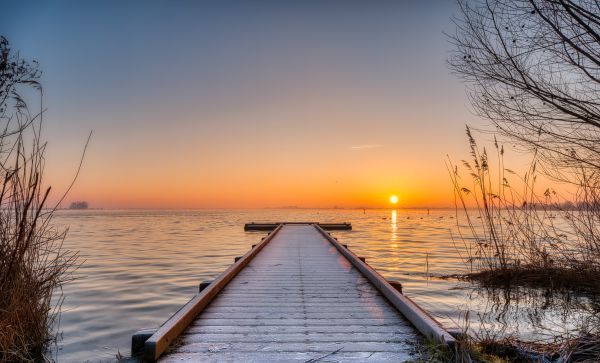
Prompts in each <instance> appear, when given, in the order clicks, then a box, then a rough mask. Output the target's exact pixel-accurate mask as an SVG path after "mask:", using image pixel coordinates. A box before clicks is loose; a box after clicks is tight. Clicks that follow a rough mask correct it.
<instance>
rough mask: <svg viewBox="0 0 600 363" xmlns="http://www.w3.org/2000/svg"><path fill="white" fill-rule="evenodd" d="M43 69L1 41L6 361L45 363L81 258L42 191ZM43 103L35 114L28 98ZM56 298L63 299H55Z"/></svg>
mask: <svg viewBox="0 0 600 363" xmlns="http://www.w3.org/2000/svg"><path fill="white" fill-rule="evenodd" d="M39 78H40V71H39V70H38V66H37V63H35V62H33V63H29V62H26V61H24V60H22V59H20V58H19V55H18V54H15V53H14V52H11V49H10V48H9V43H8V41H7V40H6V39H5V38H4V37H1V36H0V361H2V362H24V361H45V360H47V358H46V356H45V355H46V351H47V348H48V346H49V343H50V342H51V341H52V339H53V337H54V334H53V333H52V331H53V329H52V328H53V327H56V323H57V318H58V313H59V309H60V304H61V301H62V299H61V298H60V286H61V285H62V284H63V283H64V282H65V281H66V280H68V279H69V278H70V276H71V275H70V272H72V270H73V267H75V263H76V258H77V255H76V254H75V253H72V252H69V251H65V250H64V249H63V248H62V241H63V239H64V237H65V233H66V231H64V230H58V229H56V228H54V227H53V226H52V223H51V222H52V216H53V212H54V209H55V208H48V206H47V204H48V197H49V195H50V188H49V187H48V188H45V187H43V179H42V176H43V171H44V150H45V146H46V145H45V143H44V142H43V141H42V140H41V137H40V134H41V128H42V110H41V94H42V91H41V87H40V84H39V83H38V80H39ZM27 96H29V97H35V96H39V97H40V111H39V112H37V113H32V112H31V111H30V109H29V107H28V104H27V102H26V99H28V97H27ZM57 294H58V295H59V297H58V298H57Z"/></svg>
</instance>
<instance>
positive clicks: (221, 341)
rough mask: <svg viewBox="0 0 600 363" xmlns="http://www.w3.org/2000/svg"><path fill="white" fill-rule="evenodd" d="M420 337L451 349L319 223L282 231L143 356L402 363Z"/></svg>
mask: <svg viewBox="0 0 600 363" xmlns="http://www.w3.org/2000/svg"><path fill="white" fill-rule="evenodd" d="M409 319H410V321H409ZM419 331H420V332H421V333H423V334H425V335H427V336H428V337H430V338H432V339H434V340H438V341H442V342H445V343H450V344H451V343H452V342H453V338H452V337H451V336H450V335H448V333H447V332H445V331H444V330H443V329H442V328H441V327H440V326H439V325H438V324H437V322H435V321H434V320H433V319H432V318H430V317H429V316H428V315H427V314H426V313H425V312H423V311H422V310H420V309H419V308H418V307H417V306H416V305H414V303H413V302H412V301H410V299H408V298H406V297H404V296H403V295H402V294H401V293H399V292H398V291H397V290H396V289H394V288H393V287H392V286H391V285H390V284H389V283H387V282H386V281H385V280H384V279H383V278H381V276H380V275H379V274H377V273H376V272H375V271H374V270H373V269H371V268H370V267H369V266H368V265H366V264H365V263H364V262H363V261H361V260H360V259H359V258H358V257H357V256H356V255H354V254H353V253H352V252H350V251H349V250H348V249H347V248H345V247H344V246H343V245H341V244H339V243H338V242H337V241H336V240H335V239H333V238H332V237H331V236H329V234H328V233H327V232H325V231H324V230H323V229H322V228H320V227H319V226H318V225H314V224H282V225H280V226H279V227H277V228H276V229H275V230H274V231H273V232H271V233H270V234H269V236H268V237H267V238H265V239H263V241H262V242H261V243H260V244H259V245H256V246H255V247H254V248H253V249H252V250H251V251H249V252H248V253H247V254H246V255H244V256H243V257H242V258H241V259H240V260H239V261H237V262H236V263H235V264H234V265H232V266H231V267H230V268H229V269H228V270H227V271H225V272H224V273H223V274H221V276H219V278H218V279H216V280H215V281H213V282H212V283H211V284H210V285H208V287H206V288H205V289H204V290H203V291H202V292H201V293H200V294H199V295H197V296H196V297H194V298H193V299H192V300H191V301H190V302H189V303H188V304H186V305H185V306H184V307H183V308H182V309H181V310H180V311H178V312H177V313H176V314H175V315H173V317H171V318H170V319H169V320H168V321H167V322H166V323H165V324H163V326H161V327H160V328H159V329H158V330H157V331H156V332H155V333H154V334H153V335H152V336H151V337H150V338H149V339H148V340H147V341H146V342H145V344H144V357H145V358H146V359H147V360H154V359H158V358H159V357H160V361H161V362H181V361H182V360H183V361H185V360H190V361H256V362H264V361H301V362H306V361H310V360H311V359H318V358H320V357H323V356H325V355H328V354H331V356H330V358H331V359H336V360H341V361H365V360H367V361H394V362H398V361H404V360H408V359H410V358H411V354H412V353H413V352H414V346H415V344H417V342H419V341H420V340H421V339H422V338H421V333H419ZM163 351H164V353H163ZM161 353H162V355H161Z"/></svg>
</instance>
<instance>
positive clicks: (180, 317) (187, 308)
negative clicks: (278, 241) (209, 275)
mask: <svg viewBox="0 0 600 363" xmlns="http://www.w3.org/2000/svg"><path fill="white" fill-rule="evenodd" d="M281 227H282V226H281V225H279V226H278V227H277V228H275V230H273V232H271V233H270V234H269V235H268V236H267V237H266V238H265V239H263V240H262V241H261V242H260V243H259V244H258V245H257V246H256V247H255V248H252V249H251V250H250V251H248V252H247V253H246V254H245V255H244V256H243V257H242V258H241V259H239V260H238V261H237V262H236V263H234V264H233V265H231V266H229V268H228V269H227V270H225V271H224V272H223V273H222V274H221V275H219V277H217V278H216V279H215V280H214V281H213V282H212V283H211V284H210V285H209V286H207V287H206V288H205V289H204V290H203V291H202V292H201V293H199V294H198V295H196V296H194V297H193V298H192V299H191V300H190V301H189V302H188V303H187V304H185V305H184V306H183V307H182V308H181V309H179V311H177V312H176V313H175V314H173V316H171V317H170V318H169V319H168V320H167V321H166V322H165V323H164V324H163V325H162V326H161V327H160V328H158V330H157V331H156V332H155V333H154V334H152V336H151V337H150V338H148V340H146V342H145V343H144V360H145V361H150V362H153V361H155V360H156V359H158V357H160V355H161V354H162V353H163V352H164V351H165V350H166V349H167V347H168V346H169V344H171V343H172V342H173V341H174V340H175V339H176V338H177V336H179V334H181V332H183V331H184V330H185V329H186V328H187V326H188V325H189V324H190V323H191V322H192V321H193V320H194V319H195V318H196V316H198V314H199V313H200V312H201V311H202V310H204V308H205V307H206V306H207V305H208V304H209V303H210V302H211V300H212V299H213V298H214V297H215V296H216V295H217V294H218V293H219V292H220V291H221V290H223V288H224V287H225V286H227V284H228V283H229V282H230V281H231V280H232V279H233V278H234V277H235V275H237V274H238V273H239V272H240V271H241V270H242V269H243V268H244V267H246V265H247V264H248V263H249V262H250V261H251V260H252V259H253V258H254V256H256V255H257V254H258V253H259V252H260V251H261V250H262V249H263V247H264V246H265V245H267V244H268V243H269V241H271V239H273V236H275V235H276V234H277V232H279V230H280V229H281Z"/></svg>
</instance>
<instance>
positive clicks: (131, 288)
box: [56, 210, 600, 362]
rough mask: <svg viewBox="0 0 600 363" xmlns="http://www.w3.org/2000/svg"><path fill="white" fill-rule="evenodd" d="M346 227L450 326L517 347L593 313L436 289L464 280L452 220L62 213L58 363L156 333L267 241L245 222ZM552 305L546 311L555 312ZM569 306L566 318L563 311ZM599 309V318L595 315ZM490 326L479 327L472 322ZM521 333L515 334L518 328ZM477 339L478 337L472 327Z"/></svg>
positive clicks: (384, 215)
mask: <svg viewBox="0 0 600 363" xmlns="http://www.w3.org/2000/svg"><path fill="white" fill-rule="evenodd" d="M307 220H310V221H327V222H344V221H347V222H351V223H352V225H353V230H352V231H349V232H346V231H344V232H341V231H340V232H336V233H335V235H336V236H337V237H338V239H339V240H340V241H342V243H346V244H348V245H349V247H350V248H351V249H352V250H353V251H355V252H356V253H358V254H359V255H362V256H365V257H366V258H367V262H368V263H369V264H371V265H372V266H373V267H375V268H376V269H377V270H378V271H379V272H380V273H382V274H383V275H384V276H385V277H386V278H389V279H395V280H399V281H401V282H402V284H403V285H404V292H405V294H406V295H408V296H410V297H412V298H413V299H414V300H416V301H417V302H418V303H419V304H421V306H422V307H424V308H425V309H427V310H428V311H430V312H431V313H432V314H434V315H435V316H436V317H438V318H439V320H440V321H442V322H443V323H444V324H447V325H462V321H463V319H462V317H461V316H462V314H463V313H464V312H465V311H470V316H471V320H472V321H474V322H476V323H475V324H474V325H479V324H486V325H494V326H505V325H507V326H508V327H509V328H508V330H507V333H517V334H519V336H521V337H524V338H538V337H543V335H544V334H545V332H546V330H545V329H546V328H550V329H553V330H563V329H565V328H567V327H569V326H570V325H572V324H575V322H576V321H578V319H580V318H586V317H588V315H589V313H588V312H589V311H590V310H591V309H592V308H591V306H593V304H594V302H592V301H589V300H588V299H587V298H583V297H572V296H571V297H556V296H549V295H548V294H545V293H544V292H543V291H541V292H531V291H519V290H516V291H511V292H501V293H497V292H489V291H481V290H478V289H473V288H472V287H471V286H469V285H468V284H466V283H460V282H458V281H456V280H442V279H439V278H437V277H439V276H442V275H447V274H453V273H457V272H464V271H465V270H464V265H463V264H462V260H461V259H460V257H459V256H458V254H457V249H456V247H455V243H454V241H453V238H452V232H453V231H455V230H456V227H455V225H456V220H455V219H454V211H453V210H431V212H430V214H428V212H427V210H398V211H391V210H379V211H373V210H367V211H366V212H363V210H252V211H239V210H231V211H228V210H218V211H210V210H176V211H166V210H162V211H155V210H152V211H143V210H117V211H106V210H89V211H61V212H59V213H58V215H57V218H56V222H57V223H58V224H60V225H64V226H69V228H70V230H69V234H68V238H67V240H66V241H65V247H66V248H68V249H72V250H79V251H80V254H81V258H82V260H83V265H82V266H81V268H80V269H79V270H78V272H77V277H78V279H77V280H76V281H74V282H71V283H69V284H67V285H66V286H65V287H64V293H65V296H66V299H65V302H64V304H63V314H62V317H61V326H60V330H61V331H62V333H63V336H62V337H63V339H62V340H61V341H60V343H59V350H58V352H57V357H56V359H57V360H58V361H60V362H81V361H114V360H115V355H116V354H117V352H120V353H121V354H123V355H128V354H129V344H130V339H131V335H132V334H133V333H134V332H135V331H137V330H139V329H142V328H149V327H156V326H158V325H160V324H161V323H163V322H164V321H165V320H166V319H167V318H168V317H169V316H170V315H171V314H172V313H174V312H175V311H176V310H177V309H178V308H179V307H181V305H182V304H184V303H186V302H187V301H188V300H189V299H190V298H191V297H192V296H193V295H194V294H195V293H196V291H197V286H198V283H199V282H201V281H203V280H210V279H213V278H214V277H216V276H217V275H218V274H219V273H221V272H222V271H223V270H224V269H225V268H226V267H227V266H229V265H230V264H231V263H232V262H233V258H234V257H235V256H239V255H242V254H244V253H245V252H246V251H247V250H248V249H249V248H250V247H251V245H252V244H254V243H257V242H258V241H260V238H261V237H262V236H264V235H265V233H261V232H244V230H243V224H244V223H246V222H252V221H254V222H261V221H263V222H264V221H307ZM551 300H553V301H551ZM565 304H570V306H577V307H578V309H576V310H575V312H571V313H570V315H565V314H564V313H563V310H562V309H561V306H563V305H565ZM598 305H600V304H598V303H597V302H596V306H598ZM483 313H487V315H488V316H489V317H488V318H486V319H485V320H484V321H479V320H480V319H479V318H478V316H479V315H480V314H483ZM517 323H518V324H517ZM475 328H476V327H475Z"/></svg>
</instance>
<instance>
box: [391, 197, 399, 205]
mask: <svg viewBox="0 0 600 363" xmlns="http://www.w3.org/2000/svg"><path fill="white" fill-rule="evenodd" d="M390 203H392V204H397V203H398V196H396V195H392V196H390Z"/></svg>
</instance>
